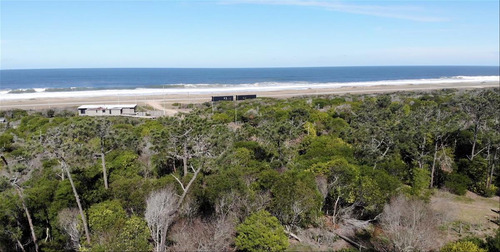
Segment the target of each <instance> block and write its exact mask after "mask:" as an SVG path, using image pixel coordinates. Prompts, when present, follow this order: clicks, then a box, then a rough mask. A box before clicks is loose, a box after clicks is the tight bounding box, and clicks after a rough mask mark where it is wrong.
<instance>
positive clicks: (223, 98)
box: [212, 95, 234, 102]
mask: <svg viewBox="0 0 500 252" xmlns="http://www.w3.org/2000/svg"><path fill="white" fill-rule="evenodd" d="M233 99H234V97H233V96H232V95H226V96H212V101H213V102H215V101H232V100H233Z"/></svg>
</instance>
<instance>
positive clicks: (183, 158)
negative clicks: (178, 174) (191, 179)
mask: <svg viewBox="0 0 500 252" xmlns="http://www.w3.org/2000/svg"><path fill="white" fill-rule="evenodd" d="M187 155H188V154H187V142H184V147H183V155H182V164H183V165H184V175H183V176H184V177H185V176H186V175H187V174H188V167H187Z"/></svg>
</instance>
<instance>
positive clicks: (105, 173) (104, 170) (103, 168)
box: [101, 148, 109, 189]
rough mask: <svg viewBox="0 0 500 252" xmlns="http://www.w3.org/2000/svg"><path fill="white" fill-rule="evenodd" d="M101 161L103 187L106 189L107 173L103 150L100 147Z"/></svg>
mask: <svg viewBox="0 0 500 252" xmlns="http://www.w3.org/2000/svg"><path fill="white" fill-rule="evenodd" d="M101 163H102V177H103V178H104V188H106V189H108V188H109V187H108V174H107V172H106V157H105V156H104V151H103V150H102V148H101Z"/></svg>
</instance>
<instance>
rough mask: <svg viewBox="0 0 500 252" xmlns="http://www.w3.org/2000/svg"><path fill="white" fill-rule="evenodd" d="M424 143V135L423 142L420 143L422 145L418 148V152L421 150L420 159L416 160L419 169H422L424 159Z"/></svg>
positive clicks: (425, 139) (425, 138)
mask: <svg viewBox="0 0 500 252" xmlns="http://www.w3.org/2000/svg"><path fill="white" fill-rule="evenodd" d="M426 141H427V137H425V135H424V140H423V142H422V145H421V146H420V150H421V152H420V158H419V160H418V167H419V168H420V169H423V168H424V160H423V159H424V155H425V153H424V151H425V143H426Z"/></svg>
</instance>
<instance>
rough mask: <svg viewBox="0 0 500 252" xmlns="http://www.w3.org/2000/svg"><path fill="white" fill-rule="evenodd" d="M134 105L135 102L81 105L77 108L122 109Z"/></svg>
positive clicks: (133, 106)
mask: <svg viewBox="0 0 500 252" xmlns="http://www.w3.org/2000/svg"><path fill="white" fill-rule="evenodd" d="M135 107H137V104H112V105H82V106H80V107H78V109H122V108H135Z"/></svg>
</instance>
